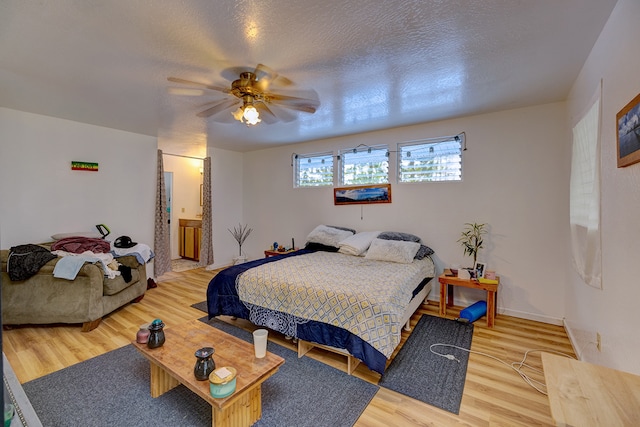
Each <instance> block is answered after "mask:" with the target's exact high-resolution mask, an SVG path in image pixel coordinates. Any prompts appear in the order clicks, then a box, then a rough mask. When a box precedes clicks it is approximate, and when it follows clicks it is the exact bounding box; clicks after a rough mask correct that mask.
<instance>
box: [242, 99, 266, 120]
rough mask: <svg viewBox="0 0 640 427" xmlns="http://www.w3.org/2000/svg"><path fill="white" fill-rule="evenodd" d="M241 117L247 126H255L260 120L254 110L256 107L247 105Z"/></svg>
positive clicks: (256, 111)
mask: <svg viewBox="0 0 640 427" xmlns="http://www.w3.org/2000/svg"><path fill="white" fill-rule="evenodd" d="M242 117H244V119H245V120H246V121H247V124H248V125H257V124H258V123H260V122H261V121H262V120H261V119H260V113H258V110H256V107H254V106H253V105H251V104H249V105H246V106H245V107H244V113H243V114H242Z"/></svg>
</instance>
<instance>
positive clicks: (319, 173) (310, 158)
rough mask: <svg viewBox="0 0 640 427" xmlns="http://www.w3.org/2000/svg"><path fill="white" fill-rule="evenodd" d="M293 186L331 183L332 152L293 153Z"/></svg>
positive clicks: (321, 185) (317, 185) (330, 184)
mask: <svg viewBox="0 0 640 427" xmlns="http://www.w3.org/2000/svg"><path fill="white" fill-rule="evenodd" d="M294 173H295V176H294V181H295V184H294V187H296V188H298V187H326V186H332V185H333V153H322V154H305V155H298V154H296V155H295V172H294Z"/></svg>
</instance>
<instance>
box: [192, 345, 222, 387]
mask: <svg viewBox="0 0 640 427" xmlns="http://www.w3.org/2000/svg"><path fill="white" fill-rule="evenodd" d="M214 352H215V350H214V349H213V347H202V348H200V349H198V350H197V351H196V352H195V356H196V359H197V360H196V365H195V366H194V368H193V374H194V375H195V377H196V379H197V380H199V381H204V380H207V379H209V374H211V372H213V370H214V369H216V362H215V361H214V360H213V353H214Z"/></svg>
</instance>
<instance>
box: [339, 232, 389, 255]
mask: <svg viewBox="0 0 640 427" xmlns="http://www.w3.org/2000/svg"><path fill="white" fill-rule="evenodd" d="M378 234H380V232H379V231H362V232H360V233H358V234H354V235H352V236H349V237H347V238H346V239H344V240H341V241H340V242H339V243H338V246H340V249H339V250H338V252H340V253H343V254H347V255H355V256H359V255H362V254H364V253H365V252H366V251H367V249H369V246H370V245H371V241H372V240H373V239H375V238H376V237H377V236H378Z"/></svg>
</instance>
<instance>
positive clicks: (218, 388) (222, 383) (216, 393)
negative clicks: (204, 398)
mask: <svg viewBox="0 0 640 427" xmlns="http://www.w3.org/2000/svg"><path fill="white" fill-rule="evenodd" d="M236 375H237V371H236V369H235V368H232V367H230V366H223V367H222V368H220V369H217V370H215V371H213V372H211V374H210V375H209V393H211V396H213V397H217V398H223V397H227V396H230V395H231V393H233V392H234V391H236Z"/></svg>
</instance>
